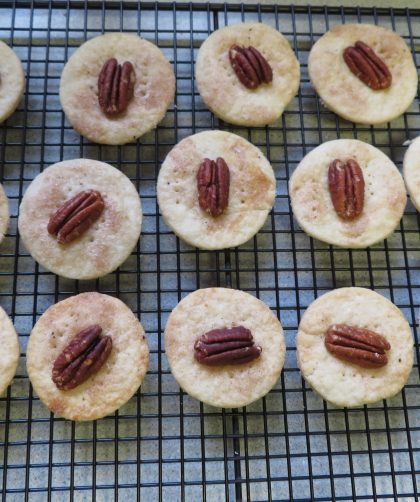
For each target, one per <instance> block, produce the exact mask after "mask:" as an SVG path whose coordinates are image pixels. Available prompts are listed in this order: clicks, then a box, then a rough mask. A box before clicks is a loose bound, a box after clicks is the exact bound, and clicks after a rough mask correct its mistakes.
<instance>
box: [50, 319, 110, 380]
mask: <svg viewBox="0 0 420 502" xmlns="http://www.w3.org/2000/svg"><path fill="white" fill-rule="evenodd" d="M101 333H102V328H101V327H100V326H99V325H98V324H94V325H92V326H89V327H88V328H86V329H84V330H83V331H81V332H80V333H78V334H77V335H76V336H75V337H74V338H73V339H72V341H71V342H70V343H69V344H68V345H67V347H66V348H65V349H64V350H63V352H62V353H61V354H60V355H59V356H58V357H57V359H56V360H55V362H54V365H53V369H52V380H53V382H54V383H55V385H56V386H57V387H58V388H59V389H60V390H70V389H74V388H75V387H77V386H78V385H80V384H82V383H83V382H85V381H86V380H87V379H88V378H89V377H91V376H92V375H93V374H95V373H97V372H98V371H99V370H100V369H101V367H102V365H103V364H104V362H105V361H106V360H107V359H108V356H109V354H110V352H111V349H112V338H111V337H110V336H102V337H100V334H101Z"/></svg>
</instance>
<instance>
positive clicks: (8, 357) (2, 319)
mask: <svg viewBox="0 0 420 502" xmlns="http://www.w3.org/2000/svg"><path fill="white" fill-rule="evenodd" d="M0 342H1V351H0V395H1V394H3V392H4V391H5V390H6V389H7V387H8V385H9V384H10V382H11V381H12V380H13V377H14V376H15V373H16V370H17V367H18V364H19V354H20V347H19V337H18V335H17V333H16V330H15V327H14V326H13V323H12V321H11V320H10V319H9V316H8V315H7V314H6V312H5V311H4V310H3V309H2V307H0Z"/></svg>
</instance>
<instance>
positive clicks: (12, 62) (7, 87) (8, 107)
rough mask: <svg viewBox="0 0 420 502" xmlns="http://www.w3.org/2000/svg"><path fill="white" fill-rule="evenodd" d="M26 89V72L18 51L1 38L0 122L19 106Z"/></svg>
mask: <svg viewBox="0 0 420 502" xmlns="http://www.w3.org/2000/svg"><path fill="white" fill-rule="evenodd" d="M24 90H25V73H24V71H23V67H22V63H21V61H20V59H19V58H18V56H17V55H16V53H15V52H14V51H13V50H12V49H11V48H10V47H9V46H8V45H6V44H5V43H4V42H2V41H1V40H0V123H1V122H4V121H5V120H6V119H7V118H8V117H9V116H10V115H11V114H12V113H13V112H14V111H15V110H16V108H17V106H18V104H19V101H20V100H21V98H22V96H23V92H24Z"/></svg>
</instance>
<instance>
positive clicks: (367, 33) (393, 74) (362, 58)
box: [308, 24, 418, 124]
mask: <svg viewBox="0 0 420 502" xmlns="http://www.w3.org/2000/svg"><path fill="white" fill-rule="evenodd" d="M308 69H309V76H310V79H311V82H312V84H313V86H314V87H315V90H316V91H317V93H318V94H319V96H320V98H321V100H322V102H323V103H324V104H325V106H326V107H327V108H329V109H330V110H332V111H333V112H335V113H337V115H340V117H343V118H345V119H347V120H350V121H352V122H357V123H359V124H382V123H384V122H389V121H391V120H393V119H394V118H396V117H398V116H399V115H401V114H402V113H404V112H405V111H406V110H407V108H408V107H409V106H410V105H411V103H412V101H413V99H414V97H415V95H416V92H417V84H418V76H417V71H416V67H415V65H414V62H413V58H412V55H411V53H410V49H409V48H408V46H407V44H406V43H405V42H404V40H403V39H402V38H401V37H400V36H399V35H398V34H397V33H395V32H393V31H391V30H388V29H386V28H382V27H380V26H374V25H371V24H344V25H338V26H334V27H333V28H332V29H331V30H330V31H328V32H327V33H325V34H324V35H323V36H322V37H321V38H320V39H319V40H318V41H317V42H316V43H315V45H314V46H313V47H312V49H311V52H310V53H309V58H308Z"/></svg>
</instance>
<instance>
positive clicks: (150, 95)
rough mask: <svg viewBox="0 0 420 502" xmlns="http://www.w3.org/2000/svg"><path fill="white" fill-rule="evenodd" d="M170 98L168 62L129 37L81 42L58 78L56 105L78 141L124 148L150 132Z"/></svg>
mask: <svg viewBox="0 0 420 502" xmlns="http://www.w3.org/2000/svg"><path fill="white" fill-rule="evenodd" d="M110 60H114V61H113V62H112V63H110V64H108V65H107V66H106V68H105V65H106V63H108V62H109V61H110ZM115 60H116V61H115ZM126 62H127V63H128V64H127V65H125V64H124V63H126ZM117 63H118V64H119V65H122V67H121V71H119V70H118V67H117ZM102 70H103V71H104V73H102ZM100 74H102V76H103V78H101V79H99V75H100ZM116 89H118V93H117V92H116ZM174 95H175V75H174V72H173V70H172V67H171V65H170V64H169V61H168V60H167V59H166V58H165V56H164V55H163V53H162V52H161V51H160V50H159V49H158V48H157V47H156V46H155V45H154V44H152V43H150V42H148V41H147V40H144V39H142V38H140V37H138V36H137V35H133V34H128V33H107V34H106V35H101V36H99V37H95V38H93V39H91V40H89V41H87V42H85V43H84V44H83V45H81V46H80V47H79V48H78V49H77V50H76V52H75V53H74V54H73V55H72V56H71V58H70V59H69V60H68V62H67V64H66V65H65V67H64V70H63V73H62V75H61V82H60V101H61V105H62V107H63V109H64V112H65V114H66V117H67V119H68V120H69V122H70V123H71V125H72V126H73V127H74V128H75V129H76V131H77V132H79V133H80V134H81V135H82V136H85V137H86V138H88V139H90V140H91V141H94V142H95V143H103V144H106V145H123V144H125V143H129V142H130V141H134V140H136V139H137V138H139V137H140V136H142V135H143V134H145V133H146V132H148V131H150V130H152V129H154V128H155V127H156V126H157V124H158V123H159V122H160V121H161V120H162V119H163V117H164V115H165V113H166V110H167V109H168V107H169V105H170V104H171V103H172V101H173V99H174ZM100 103H101V104H100Z"/></svg>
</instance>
